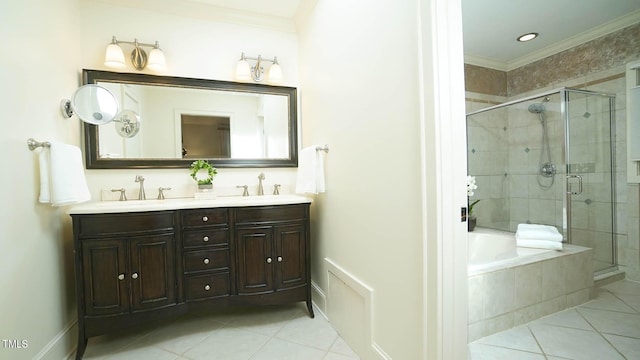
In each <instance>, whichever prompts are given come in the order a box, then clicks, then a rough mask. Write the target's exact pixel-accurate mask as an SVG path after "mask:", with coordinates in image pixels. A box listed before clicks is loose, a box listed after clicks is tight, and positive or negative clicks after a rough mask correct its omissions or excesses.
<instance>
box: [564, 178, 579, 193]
mask: <svg viewBox="0 0 640 360" xmlns="http://www.w3.org/2000/svg"><path fill="white" fill-rule="evenodd" d="M571 179H578V191H573V190H571V182H570V180H571ZM567 194H569V195H580V194H582V176H580V175H572V174H569V175H567Z"/></svg>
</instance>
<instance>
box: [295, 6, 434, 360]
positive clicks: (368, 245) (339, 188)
mask: <svg viewBox="0 0 640 360" xmlns="http://www.w3.org/2000/svg"><path fill="white" fill-rule="evenodd" d="M416 11H417V2H412V1H408V2H404V4H403V6H399V3H398V2H397V1H396V0H377V1H349V2H345V1H340V0H326V1H318V4H317V6H316V8H315V10H314V12H313V13H312V14H311V16H310V17H309V18H308V19H307V20H306V21H304V22H303V24H304V25H303V26H302V29H301V33H300V34H301V36H300V64H301V65H300V66H301V70H300V85H301V87H300V88H301V98H302V99H301V103H302V109H301V111H302V113H303V114H304V122H303V129H302V132H303V137H302V145H303V146H309V145H312V144H328V145H329V148H330V151H329V153H328V154H327V155H326V157H325V159H326V160H325V166H326V182H327V192H326V193H324V194H321V195H319V196H317V197H316V202H315V204H314V210H315V211H314V213H313V214H312V215H313V226H312V230H313V233H312V239H313V249H312V256H313V271H312V273H313V276H314V282H315V283H316V284H317V286H319V287H320V288H321V290H320V291H318V294H319V295H318V294H316V296H322V295H323V294H324V297H325V301H326V307H327V309H326V311H327V313H328V315H329V320H330V321H331V322H332V323H333V324H334V326H336V327H337V328H338V331H339V332H340V333H341V335H342V336H343V337H345V339H346V340H347V341H348V342H349V343H350V345H351V346H352V347H354V349H355V350H356V351H358V352H359V354H360V355H361V356H362V358H363V359H373V358H376V357H377V356H381V354H382V356H385V355H384V353H386V354H387V355H388V356H390V357H392V358H394V359H418V358H420V354H421V350H422V349H421V346H422V343H423V339H424V338H423V333H422V322H421V317H422V243H421V239H422V232H421V226H422V217H423V213H422V210H421V198H420V192H421V173H420V171H421V158H420V156H421V148H420V122H419V119H420V118H419V115H420V114H419V93H418V85H419V84H418V77H419V74H418V62H417V56H416V55H417V52H416V46H417V43H418V39H417V32H418V24H417V16H416ZM325 258H328V259H329V260H330V261H331V263H328V262H327V261H326V260H325ZM331 264H335V265H337V267H338V268H340V269H338V270H336V269H334V267H333V266H332V265H331ZM336 272H337V274H336ZM337 277H338V278H337ZM341 282H344V283H346V284H347V285H346V286H345V285H342V284H341ZM352 284H353V285H352ZM318 300H319V299H318ZM368 302H370V303H371V304H369V305H368ZM346 306H349V307H350V308H349V310H348V311H340V310H341V309H342V308H343V307H346ZM369 307H370V309H369ZM369 311H371V313H368V312H369ZM344 317H346V318H344ZM369 317H370V319H369ZM369 322H370V324H369ZM369 326H370V328H369ZM369 333H371V336H372V339H368V338H367V337H368V336H369ZM372 347H374V348H375V347H377V349H376V350H374V349H372ZM375 352H378V354H377V355H374V353H375Z"/></svg>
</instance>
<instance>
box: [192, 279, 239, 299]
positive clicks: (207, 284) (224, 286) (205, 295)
mask: <svg viewBox="0 0 640 360" xmlns="http://www.w3.org/2000/svg"><path fill="white" fill-rule="evenodd" d="M185 282H186V294H185V297H186V299H187V301H190V300H200V299H209V298H215V297H221V296H229V293H230V290H229V273H219V274H212V275H198V276H188V277H187V278H186V279H185Z"/></svg>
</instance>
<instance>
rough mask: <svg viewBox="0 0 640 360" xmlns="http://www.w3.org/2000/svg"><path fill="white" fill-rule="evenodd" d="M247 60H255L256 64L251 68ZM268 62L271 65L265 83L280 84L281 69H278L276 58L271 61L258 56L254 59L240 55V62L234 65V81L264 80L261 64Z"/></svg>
mask: <svg viewBox="0 0 640 360" xmlns="http://www.w3.org/2000/svg"><path fill="white" fill-rule="evenodd" d="M247 60H255V61H256V64H255V65H253V66H251V65H250V64H249V61H247ZM263 61H268V62H271V63H273V64H271V66H269V71H268V73H267V81H269V82H271V83H276V84H277V83H280V82H281V81H282V69H281V68H280V64H278V58H277V57H274V58H273V60H269V59H263V58H262V56H260V55H258V57H257V58H255V57H248V56H245V55H244V53H242V56H241V57H240V61H238V64H237V65H236V79H238V80H251V79H253V81H262V80H263V79H264V68H263V67H262V62H263Z"/></svg>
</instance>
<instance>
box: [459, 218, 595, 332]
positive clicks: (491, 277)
mask: <svg viewBox="0 0 640 360" xmlns="http://www.w3.org/2000/svg"><path fill="white" fill-rule="evenodd" d="M483 231H484V230H483ZM528 250H532V249H528ZM524 253H526V255H524V256H518V257H515V258H513V259H510V260H500V261H498V262H496V263H495V264H484V265H481V266H478V265H475V267H474V268H470V273H469V321H468V324H469V325H468V333H469V341H474V340H476V339H479V338H482V337H485V336H488V335H491V334H495V333H497V332H500V331H503V330H506V329H510V328H512V327H514V326H518V325H521V324H525V323H527V322H529V321H532V320H535V319H538V318H540V317H543V316H546V315H549V314H552V313H554V312H557V311H561V310H564V309H567V308H570V307H574V306H577V305H580V304H582V303H584V302H586V301H589V299H590V298H591V294H592V288H593V261H592V257H593V250H592V249H589V248H585V247H581V246H576V245H567V244H565V245H564V250H562V251H554V250H548V251H542V252H537V251H534V252H528V251H524ZM471 270H473V272H471Z"/></svg>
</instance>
